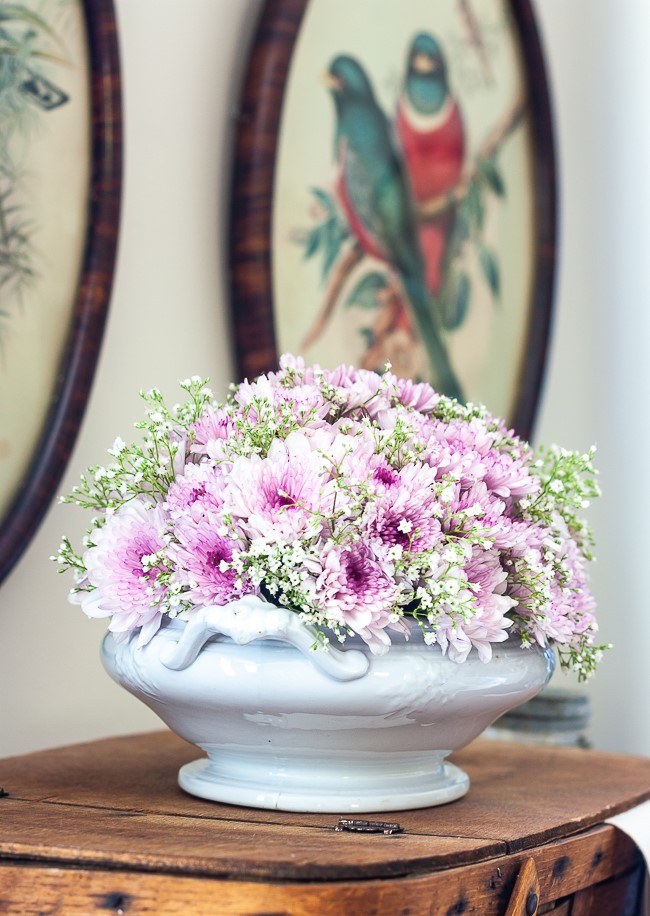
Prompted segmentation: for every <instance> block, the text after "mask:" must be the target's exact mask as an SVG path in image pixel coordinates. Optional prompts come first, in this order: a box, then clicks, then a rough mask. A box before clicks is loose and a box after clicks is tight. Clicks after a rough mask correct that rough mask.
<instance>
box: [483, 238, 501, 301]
mask: <svg viewBox="0 0 650 916" xmlns="http://www.w3.org/2000/svg"><path fill="white" fill-rule="evenodd" d="M479 261H480V264H481V270H482V271H483V276H484V277H485V279H486V280H487V282H488V285H489V287H490V289H491V290H492V295H493V296H494V297H495V299H498V298H499V296H500V295H501V272H500V270H499V262H498V261H497V258H496V255H495V254H494V252H493V251H492V250H491V249H490V248H488V247H487V246H486V245H481V247H480V248H479Z"/></svg>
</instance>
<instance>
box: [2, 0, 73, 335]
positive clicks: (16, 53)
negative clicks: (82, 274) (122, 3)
mask: <svg viewBox="0 0 650 916" xmlns="http://www.w3.org/2000/svg"><path fill="white" fill-rule="evenodd" d="M51 46H54V47H55V48H58V49H61V48H62V42H61V40H60V38H59V37H58V35H57V33H56V31H55V30H54V29H53V28H52V27H51V26H50V25H49V23H48V22H47V21H46V20H45V19H43V17H42V16H40V15H38V14H37V13H35V12H33V11H32V10H30V9H29V8H28V7H27V6H26V5H24V4H22V3H1V4H0V123H1V124H2V130H1V131H0V290H1V291H2V301H3V303H7V302H12V303H13V305H14V306H16V305H18V306H20V305H21V304H22V298H23V293H24V290H25V288H26V287H27V286H28V285H29V283H30V282H31V281H33V280H34V278H35V277H36V276H37V270H36V267H35V260H36V256H35V250H34V244H33V237H34V232H35V230H36V228H37V227H36V226H35V224H34V223H33V221H32V220H31V219H30V217H29V215H28V213H27V212H26V206H25V204H24V202H23V201H22V198H21V183H22V180H23V175H22V173H21V169H20V166H19V163H18V161H17V157H16V155H15V153H14V150H13V145H14V139H15V137H16V136H18V135H22V136H23V137H24V136H25V135H26V134H27V132H28V130H29V128H30V126H31V121H32V120H33V118H34V116H35V115H36V116H38V111H39V109H40V111H41V112H42V111H43V110H49V109H51V108H54V107H58V105H61V104H64V102H66V101H67V100H68V97H67V95H66V94H65V93H63V92H61V90H59V89H58V88H57V87H56V86H55V85H54V84H53V83H52V82H51V81H50V80H48V79H47V77H46V76H45V74H44V72H43V67H44V65H45V64H52V63H56V64H65V63H66V60H65V56H64V55H59V54H57V53H54V52H53V51H52V50H50V48H51ZM10 317H11V308H10V307H8V306H7V305H3V307H2V308H1V309H0V334H1V333H2V331H3V328H4V327H5V325H6V322H7V321H8V320H9V319H10ZM0 339H1V338H0Z"/></svg>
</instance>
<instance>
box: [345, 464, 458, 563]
mask: <svg viewBox="0 0 650 916" xmlns="http://www.w3.org/2000/svg"><path fill="white" fill-rule="evenodd" d="M435 476H436V474H435V469H433V468H430V467H429V466H428V465H417V464H409V465H406V466H405V467H403V468H402V469H401V470H400V471H399V472H395V471H393V470H392V469H391V468H390V467H389V466H388V465H387V464H386V463H384V464H383V466H382V465H379V466H378V467H377V468H376V469H375V471H374V473H373V479H374V480H375V481H376V483H377V485H378V490H379V495H378V497H377V498H376V499H374V500H373V501H372V502H370V504H369V505H368V507H367V508H366V511H365V512H364V515H363V519H362V524H363V530H364V536H365V537H367V539H368V540H369V541H370V542H372V543H373V544H374V545H375V549H376V550H377V551H379V552H382V553H383V552H385V551H387V550H390V549H391V548H392V547H395V546H399V547H400V548H401V549H402V550H403V551H405V552H409V553H422V552H424V551H425V550H431V549H432V548H433V547H435V546H436V544H438V543H439V542H440V541H441V539H442V530H441V527H440V521H439V520H438V516H439V515H440V507H439V505H438V503H437V499H436V496H435V494H434V491H433V489H432V488H433V485H434V483H435Z"/></svg>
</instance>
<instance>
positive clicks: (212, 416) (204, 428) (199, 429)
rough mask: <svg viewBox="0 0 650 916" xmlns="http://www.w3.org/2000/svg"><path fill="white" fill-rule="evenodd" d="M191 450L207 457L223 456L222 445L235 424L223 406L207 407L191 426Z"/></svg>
mask: <svg viewBox="0 0 650 916" xmlns="http://www.w3.org/2000/svg"><path fill="white" fill-rule="evenodd" d="M193 432H194V442H193V444H192V447H191V449H190V450H191V452H192V453H194V454H198V455H207V456H208V458H213V459H220V458H222V457H223V453H224V445H225V443H226V442H227V441H228V439H230V437H231V436H233V435H234V434H235V424H234V422H233V419H232V417H231V416H230V415H229V414H228V412H227V411H226V410H225V408H223V407H222V408H219V409H218V410H215V409H214V408H212V407H209V408H208V409H207V410H206V411H205V413H204V414H203V415H202V416H201V417H200V419H198V420H197V421H196V423H195V424H194V427H193Z"/></svg>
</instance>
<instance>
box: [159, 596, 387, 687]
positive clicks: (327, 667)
mask: <svg viewBox="0 0 650 916" xmlns="http://www.w3.org/2000/svg"><path fill="white" fill-rule="evenodd" d="M212 636H229V637H230V639H232V640H233V642H236V643H238V644H239V645H243V644H245V643H249V642H252V641H253V640H255V639H279V640H282V641H283V642H288V643H290V644H291V645H292V646H295V647H296V649H299V650H300V652H302V653H303V655H306V656H307V658H309V660H310V662H311V663H312V664H313V666H314V667H315V668H317V669H318V670H319V671H321V672H322V673H323V674H327V675H329V677H332V678H334V679H335V680H337V681H354V680H356V679H357V678H360V677H363V675H364V674H365V673H366V672H367V671H368V667H369V664H370V663H369V660H368V657H367V656H366V655H365V654H364V653H363V652H360V651H359V650H358V649H348V650H346V651H341V650H340V649H337V648H336V647H335V646H331V645H330V646H329V647H328V648H327V649H325V650H323V649H320V648H316V649H314V648H313V647H314V645H316V644H317V631H316V629H315V627H313V626H311V625H309V624H307V623H305V622H304V621H303V620H301V619H300V617H299V616H298V614H296V613H295V612H294V611H289V610H287V609H286V608H282V607H276V606H275V605H270V604H268V602H266V601H262V600H261V598H258V597H257V596H256V595H247V596H245V597H244V598H240V599H239V600H238V601H232V602H231V603H230V604H225V605H223V606H212V607H203V608H197V610H196V611H193V612H192V616H191V617H190V618H189V619H188V621H187V624H186V625H185V628H184V630H183V633H182V635H181V638H180V639H179V640H178V642H177V643H168V644H167V645H166V646H165V647H164V648H163V650H162V651H161V655H160V660H161V662H162V663H163V665H165V667H167V668H171V669H173V670H175V671H180V670H182V669H183V668H187V667H188V666H189V665H191V664H192V662H193V661H194V660H195V659H196V658H197V656H198V654H199V652H200V651H201V649H202V648H203V646H204V645H205V643H206V642H207V641H208V640H209V639H210V638H211V637H212Z"/></svg>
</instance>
